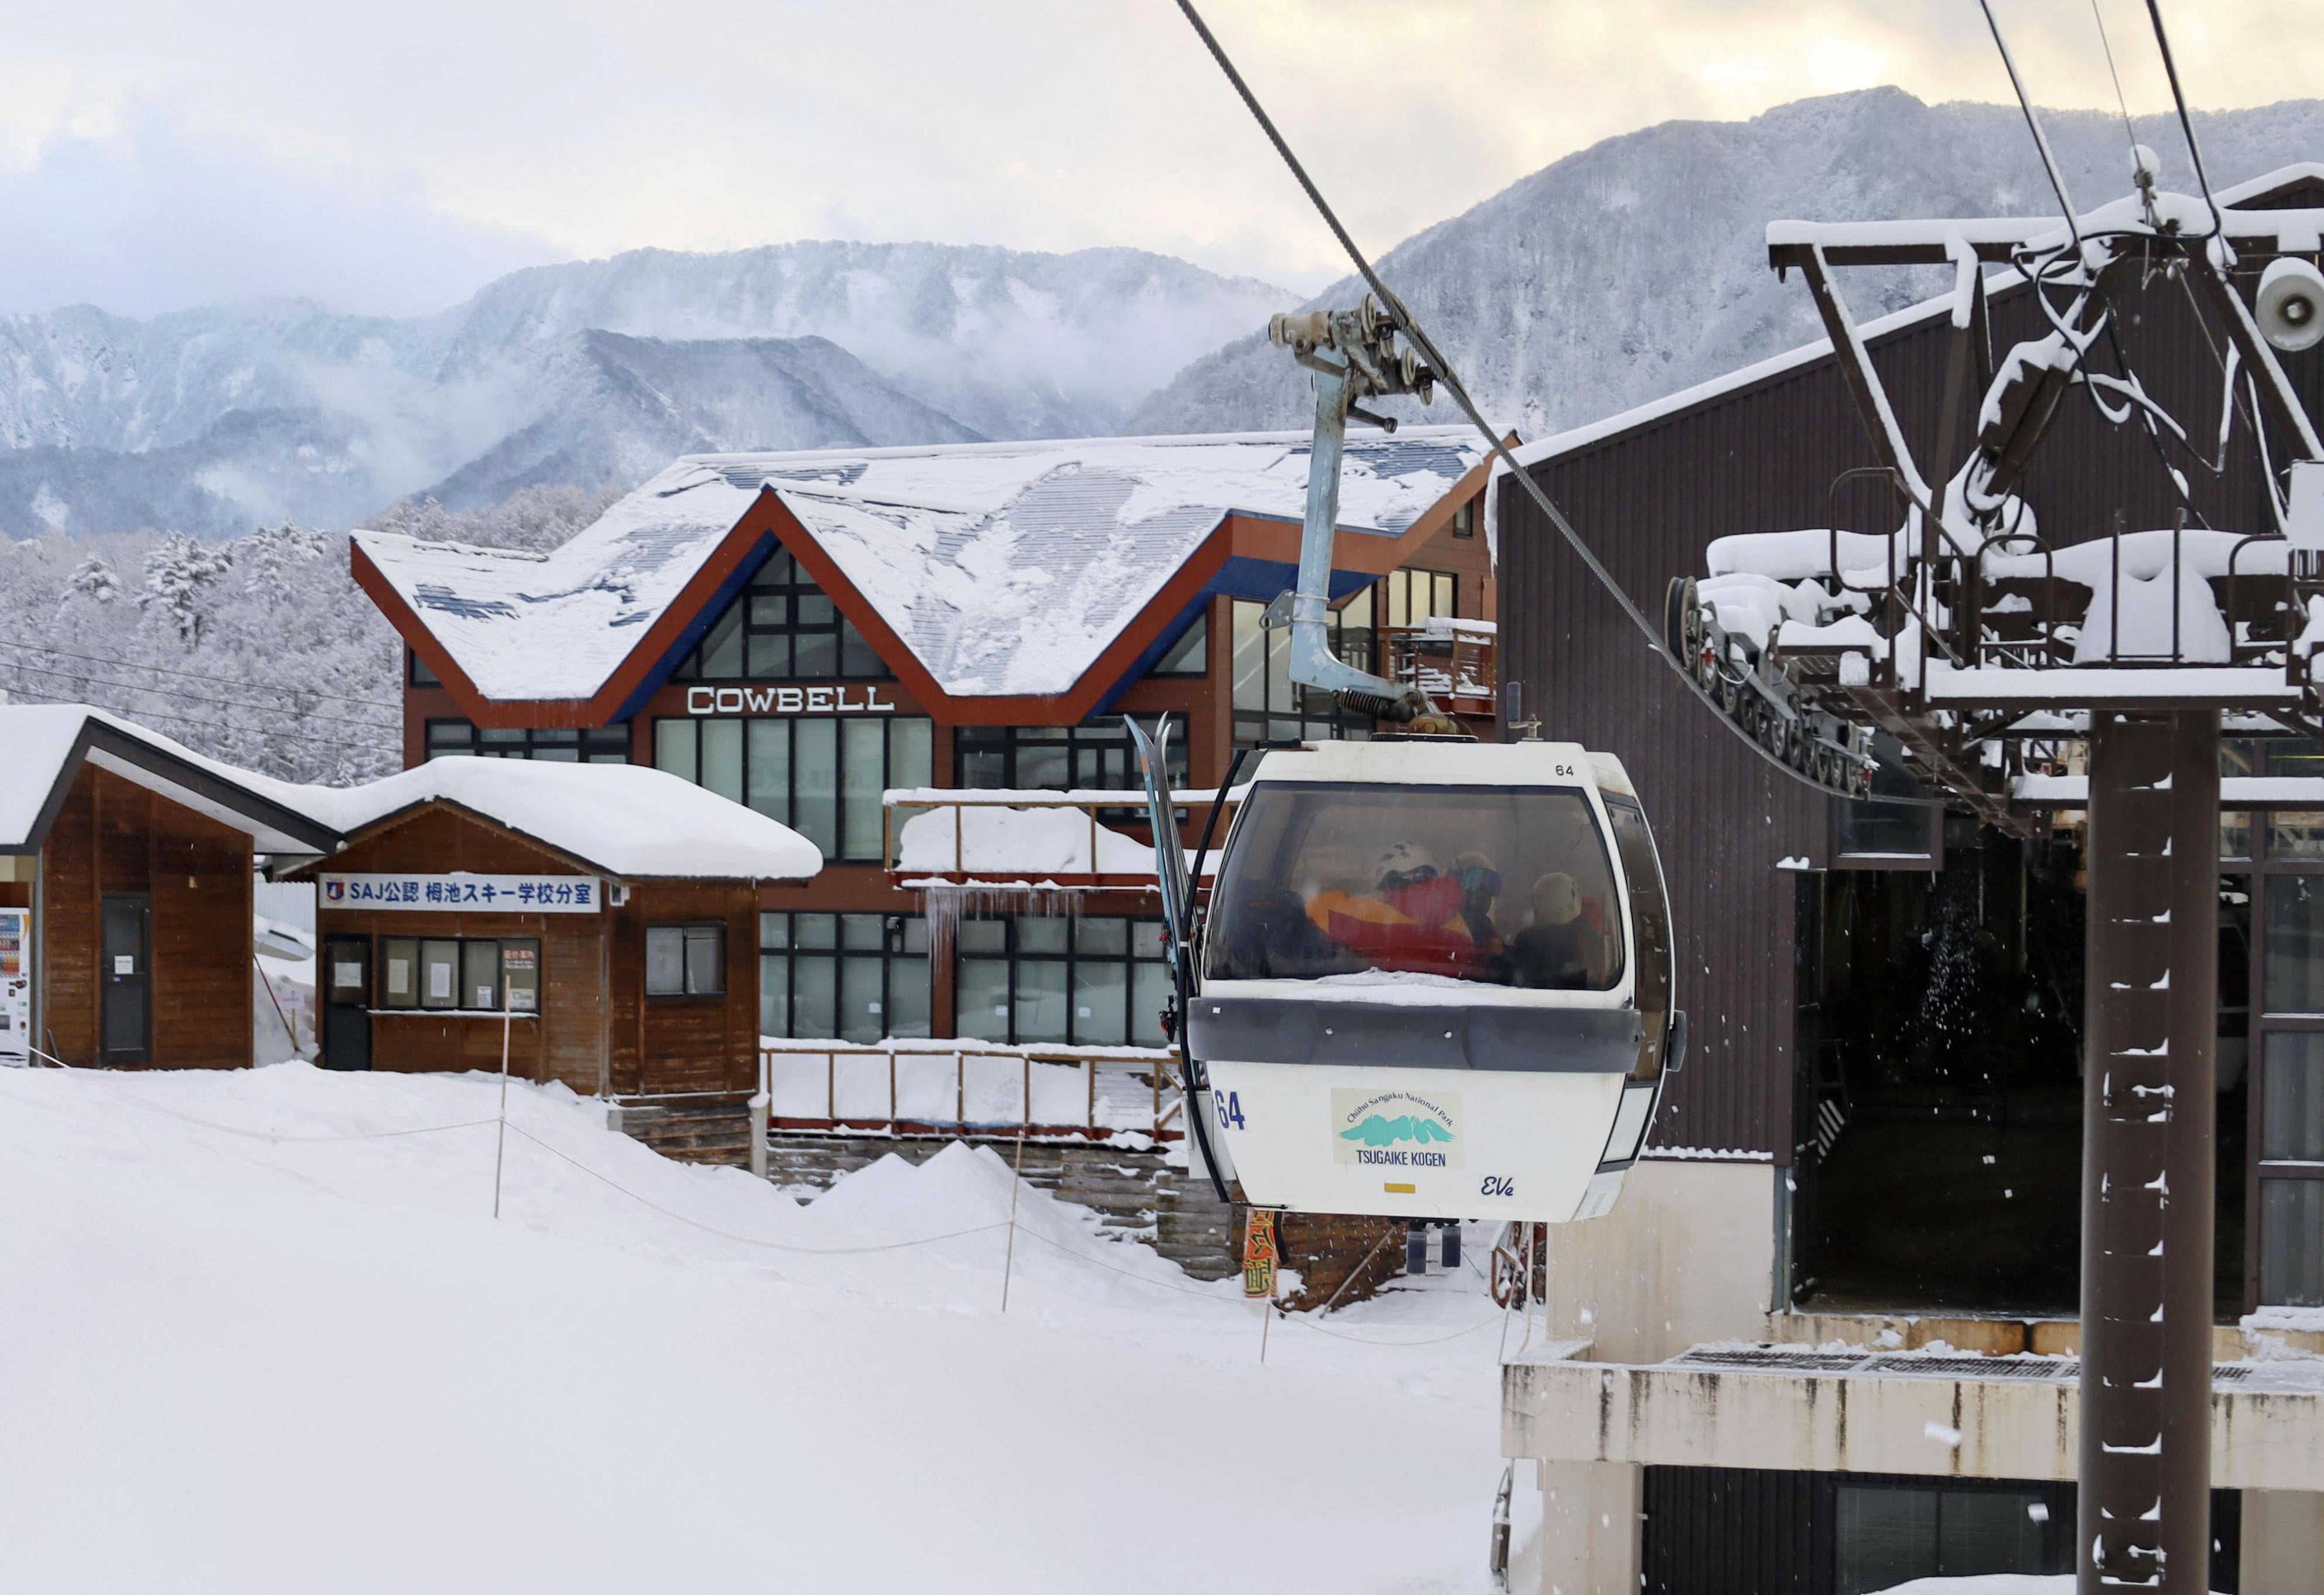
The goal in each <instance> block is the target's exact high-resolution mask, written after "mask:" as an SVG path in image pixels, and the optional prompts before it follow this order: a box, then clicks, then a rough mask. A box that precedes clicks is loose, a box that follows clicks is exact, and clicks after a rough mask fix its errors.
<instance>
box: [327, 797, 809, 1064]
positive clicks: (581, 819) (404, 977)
mask: <svg viewBox="0 0 2324 1595" xmlns="http://www.w3.org/2000/svg"><path fill="white" fill-rule="evenodd" d="M329 796H330V797H331V798H333V799H335V800H336V803H337V807H336V808H335V809H334V811H333V817H334V818H335V820H336V821H337V823H338V825H340V827H341V828H342V829H343V830H344V831H345V833H346V838H347V841H346V846H345V847H344V848H343V849H342V850H341V851H339V852H338V853H334V854H333V855H331V856H330V857H329V858H327V859H322V860H316V861H313V862H308V863H305V864H302V865H300V866H297V867H295V868H293V869H291V870H289V871H285V872H284V878H287V879H291V880H312V881H314V882H315V885H316V888H317V926H318V933H319V936H320V971H319V976H320V978H319V984H320V987H321V991H320V996H321V1001H322V1045H323V1057H322V1061H323V1063H324V1065H326V1066H327V1067H330V1068H337V1069H392V1070H401V1071H438V1070H464V1069H496V1068H498V1067H499V1066H500V1057H501V1051H502V1047H503V1044H504V1043H505V1045H506V1046H507V1047H508V1053H509V1060H510V1069H511V1072H512V1074H515V1075H517V1076H518V1077H519V1078H521V1079H527V1080H533V1081H539V1082H546V1081H551V1080H556V1081H562V1082H563V1083H565V1084H567V1085H568V1086H570V1087H571V1088H572V1089H573V1090H575V1091H576V1092H579V1093H584V1094H595V1095H598V1096H604V1097H609V1098H610V1097H624V1098H633V1097H672V1096H699V1097H704V1098H716V1097H721V1096H737V1097H739V1096H740V1095H742V1094H743V1093H748V1092H749V1091H750V1090H751V1089H752V1086H753V1085H754V1083H755V1081H756V1077H757V1049H758V1034H759V1028H758V1021H759V956H758V908H759V897H758V893H759V887H760V885H761V883H770V882H797V881H801V880H807V879H809V878H810V877H812V876H813V875H815V874H816V871H818V870H820V869H821V867H822V855H821V854H820V853H817V852H816V848H815V845H814V844H812V843H810V842H808V841H807V839H806V838H804V837H802V836H800V835H799V834H798V833H797V832H795V831H792V830H791V829H789V828H788V826H785V825H778V824H777V823H776V822H774V821H773V820H770V819H769V818H767V817H766V816H764V815H761V814H756V813H753V812H752V810H750V809H747V808H743V807H741V806H739V805H737V804H733V803H729V802H727V801H725V800H724V798H719V797H717V796H715V794H712V793H709V792H706V791H704V790H703V789H702V788H699V787H696V786H693V785H691V784H689V783H687V782H686V781H682V780H679V779H677V778H676V777H675V776H670V775H666V774H664V773H663V772H661V771H659V770H646V769H641V768H637V767H633V766H629V765H587V764H550V763H536V762H530V761H512V760H507V761H504V760H485V759H451V760H441V761H436V762H433V763H429V764H423V765H421V766H420V767H419V768H418V769H416V770H406V771H404V772H403V773H402V774H401V775H395V776H390V777H388V778H387V779H384V780H380V781H374V782H373V783H371V784H370V785H368V786H365V787H361V788H354V789H352V790H349V791H346V792H344V793H336V794H330V795H329Z"/></svg>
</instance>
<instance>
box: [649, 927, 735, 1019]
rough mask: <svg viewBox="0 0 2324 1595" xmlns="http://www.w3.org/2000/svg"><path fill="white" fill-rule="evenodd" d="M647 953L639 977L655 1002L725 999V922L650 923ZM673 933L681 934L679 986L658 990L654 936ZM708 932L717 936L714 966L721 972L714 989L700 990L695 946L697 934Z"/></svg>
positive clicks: (709, 934) (679, 944)
mask: <svg viewBox="0 0 2324 1595" xmlns="http://www.w3.org/2000/svg"><path fill="white" fill-rule="evenodd" d="M645 933H646V936H645V947H644V953H645V956H644V960H643V965H642V967H641V969H640V971H639V980H640V982H641V984H642V985H643V986H644V988H645V995H646V998H647V1000H650V1001H654V1002H690V1001H700V1000H718V1001H724V1000H725V997H726V991H727V979H726V927H725V925H724V923H723V922H721V921H717V920H680V921H678V922H675V923H670V924H662V925H649V926H647V927H645ZM671 934H675V935H676V936H678V989H677V990H676V991H656V990H655V989H654V954H653V946H654V938H655V937H656V936H669V935H671ZM699 936H709V937H712V938H714V939H715V945H716V946H717V949H718V955H717V958H716V959H715V962H714V963H713V965H712V967H713V968H715V970H716V971H717V975H718V986H717V989H716V990H715V991H699V990H697V989H696V987H695V984H694V958H693V956H692V954H693V949H694V945H695V942H696V938H697V937H699Z"/></svg>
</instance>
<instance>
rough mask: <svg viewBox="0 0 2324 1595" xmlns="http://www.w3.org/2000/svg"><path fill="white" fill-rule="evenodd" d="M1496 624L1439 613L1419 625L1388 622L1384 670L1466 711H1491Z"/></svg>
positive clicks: (1383, 636)
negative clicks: (1448, 700) (1401, 624)
mask: <svg viewBox="0 0 2324 1595" xmlns="http://www.w3.org/2000/svg"><path fill="white" fill-rule="evenodd" d="M1495 630H1496V628H1495V627H1494V625H1493V622H1490V621H1469V620H1456V619H1454V618H1452V616H1450V615H1435V616H1432V617H1431V618H1430V619H1428V620H1427V621H1425V622H1422V623H1421V624H1419V625H1417V626H1383V627H1382V628H1381V629H1380V632H1379V650H1380V674H1381V675H1383V676H1385V677H1387V678H1388V679H1389V680H1391V681H1394V682H1396V683H1397V684H1398V685H1400V686H1405V687H1418V688H1419V689H1420V690H1421V691H1423V692H1425V693H1426V694H1428V695H1429V696H1431V697H1434V698H1451V699H1452V700H1454V702H1453V704H1452V707H1453V708H1454V709H1456V710H1458V711H1460V712H1462V713H1466V714H1482V715H1489V714H1491V713H1492V712H1493V698H1494V695H1495V693H1496V691H1497V687H1496V686H1495V682H1496V679H1497V678H1496V677H1495V675H1494V668H1493V643H1494V633H1495Z"/></svg>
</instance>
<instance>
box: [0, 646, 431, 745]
mask: <svg viewBox="0 0 2324 1595" xmlns="http://www.w3.org/2000/svg"><path fill="white" fill-rule="evenodd" d="M0 670H14V671H17V672H19V673H20V674H23V675H28V676H49V677H53V678H56V679H57V680H60V681H83V682H87V683H88V685H89V686H91V687H119V688H120V689H121V690H122V691H124V692H150V693H152V694H154V695H155V696H160V697H169V698H184V699H186V700H187V701H189V702H191V703H197V704H208V705H210V706H211V707H212V708H217V709H244V710H247V711H249V712H251V713H253V714H258V715H280V714H292V715H298V717H299V718H300V720H322V721H327V722H329V723H330V724H333V725H352V726H355V728H356V729H357V730H360V731H384V732H393V731H395V730H397V729H398V728H397V727H396V726H394V725H392V724H388V723H386V722H385V721H380V720H349V719H347V718H346V716H345V715H322V714H314V713H301V712H300V711H298V710H295V709H291V710H286V709H285V708H284V707H283V706H282V705H280V704H246V703H244V702H243V701H242V700H241V699H239V698H222V697H210V696H206V695H204V694H202V693H198V692H188V691H186V690H184V689H183V688H182V687H146V686H143V685H141V684H140V683H138V682H134V681H113V680H108V679H107V678H105V677H102V676H90V675H86V674H83V673H81V672H79V671H76V670H59V669H51V668H46V667H43V666H41V665H27V664H24V663H22V662H21V661H17V660H13V659H12V660H0Z"/></svg>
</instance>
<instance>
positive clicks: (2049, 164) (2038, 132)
mask: <svg viewBox="0 0 2324 1595" xmlns="http://www.w3.org/2000/svg"><path fill="white" fill-rule="evenodd" d="M2151 3H2152V0H2150V4H2151ZM1977 4H1978V9H1979V10H1981V11H1983V12H1984V13H1985V25H1986V26H1987V28H1989V29H1991V30H1992V31H1993V43H1994V48H1995V49H1997V50H1998V51H2001V64H2002V65H2003V66H2004V67H2006V69H2008V71H2009V87H2010V88H2014V89H2015V90H2016V91H2017V106H2018V109H2020V110H2022V111H2024V113H2025V125H2026V126H2027V127H2028V128H2031V129H2032V130H2033V147H2034V148H2035V149H2037V150H2039V151H2040V152H2042V170H2043V171H2046V172H2048V173H2049V174H2050V188H2051V189H2052V191H2053V192H2054V193H2056V195H2057V196H2058V206H2059V208H2061V210H2063V211H2064V212H2065V213H2066V232H2067V235H2069V236H2070V237H2071V238H2072V239H2073V241H2074V253H2075V254H2077V255H2079V254H2080V253H2081V244H2082V228H2081V221H2080V218H2079V217H2076V216H2075V214H2074V201H2073V199H2072V198H2070V196H2069V195H2068V194H2067V193H2066V179H2065V176H2064V174H2063V173H2061V171H2059V170H2058V157H2057V156H2056V155H2055V154H2054V153H2052V151H2051V149H2050V135H2049V134H2046V133H2044V132H2043V131H2042V118H2041V117H2040V116H2038V115H2034V112H2033V98H2032V97H2030V96H2029V95H2027V94H2026V92H2025V79H2024V78H2021V77H2019V76H2018V75H2017V58H2016V57H2015V56H2014V55H2012V54H2010V53H2009V41H2008V40H2006V39H2005V38H2003V37H2002V36H2001V19H2000V18H1999V17H1997V16H1996V15H1994V14H1993V0H1977ZM2034 291H2035V292H2036V293H2039V292H2040V291H2041V289H2040V287H2039V286H2038V285H2037V286H2036V287H2035V289H2034Z"/></svg>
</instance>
